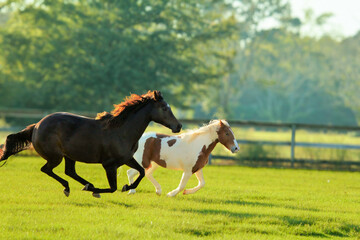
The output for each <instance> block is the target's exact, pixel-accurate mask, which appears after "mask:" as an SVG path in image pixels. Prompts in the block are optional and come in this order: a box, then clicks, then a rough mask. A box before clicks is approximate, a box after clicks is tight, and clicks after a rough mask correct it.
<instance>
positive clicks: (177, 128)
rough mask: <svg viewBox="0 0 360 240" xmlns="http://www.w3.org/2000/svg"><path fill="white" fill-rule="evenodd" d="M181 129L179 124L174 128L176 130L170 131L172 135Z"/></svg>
mask: <svg viewBox="0 0 360 240" xmlns="http://www.w3.org/2000/svg"><path fill="white" fill-rule="evenodd" d="M181 128H182V125H181V123H179V124H178V125H177V126H176V128H172V129H171V130H172V132H173V133H178V132H180V131H181Z"/></svg>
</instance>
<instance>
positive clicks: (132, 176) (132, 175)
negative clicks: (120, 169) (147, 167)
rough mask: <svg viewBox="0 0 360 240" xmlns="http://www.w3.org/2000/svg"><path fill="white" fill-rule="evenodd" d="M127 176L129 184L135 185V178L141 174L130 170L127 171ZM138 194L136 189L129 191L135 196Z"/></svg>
mask: <svg viewBox="0 0 360 240" xmlns="http://www.w3.org/2000/svg"><path fill="white" fill-rule="evenodd" d="M126 173H127V176H128V179H129V184H130V185H131V184H133V183H134V177H135V176H136V175H137V174H138V173H139V172H138V171H137V170H135V169H133V168H130V169H129V170H127V172H126ZM135 192H136V190H135V189H130V190H129V194H134V193H135Z"/></svg>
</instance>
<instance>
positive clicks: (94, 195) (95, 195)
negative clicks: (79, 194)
mask: <svg viewBox="0 0 360 240" xmlns="http://www.w3.org/2000/svg"><path fill="white" fill-rule="evenodd" d="M92 195H93V197H95V198H101V195H100V193H93V194H92Z"/></svg>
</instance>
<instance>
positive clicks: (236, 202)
mask: <svg viewBox="0 0 360 240" xmlns="http://www.w3.org/2000/svg"><path fill="white" fill-rule="evenodd" d="M188 200H189V201H195V202H202V203H210V204H211V203H213V204H233V205H241V206H255V207H259V206H260V207H269V208H274V207H277V208H286V209H292V210H300V211H311V212H320V210H319V209H316V208H301V207H296V206H292V205H285V204H275V203H266V202H257V201H244V200H221V199H204V198H196V197H193V198H189V199H188Z"/></svg>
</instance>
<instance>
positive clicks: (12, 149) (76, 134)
mask: <svg viewBox="0 0 360 240" xmlns="http://www.w3.org/2000/svg"><path fill="white" fill-rule="evenodd" d="M150 121H154V122H157V123H160V124H162V125H164V126H166V127H168V128H170V129H171V130H172V131H173V132H179V131H180V130H181V127H182V126H181V124H180V123H179V122H178V120H177V119H176V118H175V117H174V115H173V113H172V111H171V109H170V107H169V105H168V104H167V103H166V102H165V101H164V99H163V97H162V96H161V93H160V92H159V91H153V92H150V91H149V92H148V93H147V94H144V95H141V96H140V95H136V94H132V95H131V96H130V97H128V98H126V99H125V101H124V102H123V103H120V104H119V105H115V109H114V110H113V111H112V112H111V113H107V112H104V113H101V114H98V116H97V117H96V119H92V118H87V117H83V116H78V115H74V114H71V113H54V114H50V115H48V116H46V117H44V118H43V119H42V120H40V121H39V122H38V123H36V124H32V125H30V126H28V127H27V128H25V129H24V130H22V131H20V132H18V133H15V134H11V135H9V136H8V137H7V139H6V143H5V146H4V147H3V150H2V149H0V161H4V160H6V159H7V158H8V157H10V156H11V155H13V154H15V153H18V152H20V151H22V150H24V149H27V148H28V147H29V146H30V145H31V143H32V145H33V146H34V149H35V150H36V152H38V153H39V155H40V156H41V157H43V158H44V159H45V160H47V163H46V164H45V165H44V166H43V167H42V168H41V171H42V172H44V173H46V174H47V175H49V176H50V177H53V178H54V179H56V180H57V181H59V182H60V183H61V184H62V185H63V186H64V187H65V189H64V193H65V195H66V196H69V194H70V188H69V184H68V182H67V181H65V180H64V179H62V178H61V177H59V176H58V175H56V174H55V173H54V172H53V169H54V168H55V167H56V166H58V165H59V164H60V163H61V161H62V159H63V158H65V174H66V175H68V176H70V177H72V178H73V179H75V180H76V181H78V182H80V183H81V184H83V185H85V187H84V189H83V190H87V191H91V192H93V196H94V197H100V194H99V193H105V192H111V193H112V192H114V191H116V189H117V178H116V172H117V168H118V167H120V166H121V165H123V164H126V165H127V166H129V167H131V168H135V169H136V170H138V171H139V172H140V176H139V177H138V178H137V179H136V181H135V182H134V183H133V184H131V185H130V186H129V185H124V186H123V188H122V191H127V190H129V189H135V188H136V187H137V186H138V184H139V183H140V181H141V179H142V178H143V177H144V175H145V174H144V169H143V168H142V167H141V166H140V165H139V164H138V163H137V161H135V159H134V158H133V155H134V153H135V151H136V150H137V148H138V140H139V138H140V137H141V135H142V134H143V132H144V131H145V129H146V127H147V126H148V125H149V123H150ZM76 161H79V162H84V163H100V164H102V166H103V167H104V169H105V171H106V175H107V178H108V181H109V185H110V188H107V189H100V188H95V187H94V185H93V184H91V183H90V182H88V181H86V180H85V179H83V178H82V177H80V176H79V175H77V173H76V171H75V162H76Z"/></svg>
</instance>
